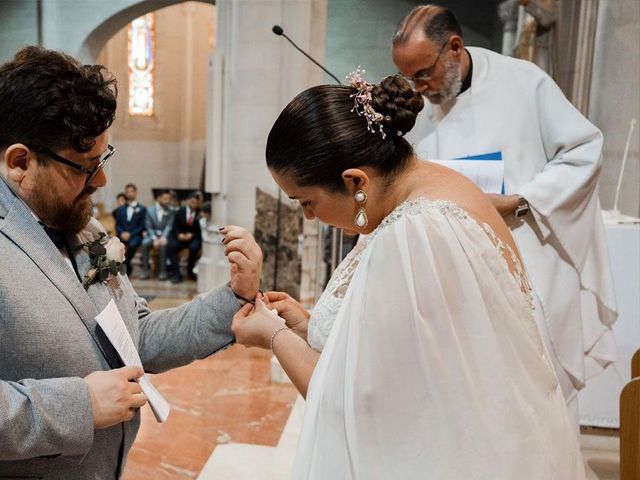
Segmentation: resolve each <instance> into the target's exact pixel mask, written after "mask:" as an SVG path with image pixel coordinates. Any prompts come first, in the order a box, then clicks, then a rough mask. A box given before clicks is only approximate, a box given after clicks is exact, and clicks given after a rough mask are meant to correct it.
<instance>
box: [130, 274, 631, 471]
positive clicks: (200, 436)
mask: <svg viewBox="0 0 640 480" xmlns="http://www.w3.org/2000/svg"><path fill="white" fill-rule="evenodd" d="M134 284H135V286H136V289H137V291H138V292H139V293H140V294H141V295H143V296H147V297H149V298H153V300H151V301H150V306H151V308H152V309H160V308H170V307H173V306H177V305H180V304H182V303H183V302H185V301H188V300H189V299H191V298H193V296H194V295H195V294H196V285H195V283H194V282H185V283H182V284H179V285H171V284H170V283H168V282H158V281H153V280H151V281H139V280H138V281H134ZM275 367H276V368H275V370H277V364H276V365H275ZM272 370H274V365H273V364H272V362H271V358H270V354H269V353H268V352H266V351H263V350H259V349H246V348H244V347H242V346H238V345H236V346H234V347H231V348H229V349H227V350H225V351H223V352H221V353H219V354H217V355H214V356H213V357H209V358H207V359H206V360H202V361H198V362H195V363H193V364H191V365H189V366H186V367H183V368H179V369H176V370H173V371H170V372H167V373H163V374H160V375H156V376H154V378H153V382H154V384H155V385H156V386H157V387H158V389H159V390H160V391H161V392H162V394H163V395H164V396H165V397H166V398H167V400H168V401H169V403H170V404H171V408H172V411H171V414H170V416H169V419H168V420H167V422H166V423H164V424H159V423H157V422H156V421H155V419H154V417H153V414H152V413H151V411H150V410H149V409H148V407H145V408H144V410H143V414H142V426H141V429H140V432H139V434H138V437H137V439H136V442H135V443H134V446H133V449H132V450H131V452H130V454H129V460H128V463H127V466H126V469H125V474H124V477H123V479H124V480H149V479H154V480H155V479H158V480H162V479H171V480H183V479H196V480H284V479H286V478H288V474H287V473H288V472H289V471H290V467H291V462H292V460H293V456H294V454H295V446H296V443H297V438H298V436H299V432H300V426H301V423H302V415H303V409H304V402H303V401H302V399H301V398H300V397H299V396H298V395H297V393H296V391H295V389H294V388H293V387H292V386H291V385H290V384H287V383H279V382H273V381H272V380H271V378H272V377H273V378H277V377H278V376H279V374H278V372H277V371H275V374H274V372H272ZM580 444H581V448H582V452H583V458H584V462H585V469H586V471H587V478H588V480H618V479H619V440H618V436H617V431H615V430H597V429H595V430H594V429H583V430H582V433H581V436H580Z"/></svg>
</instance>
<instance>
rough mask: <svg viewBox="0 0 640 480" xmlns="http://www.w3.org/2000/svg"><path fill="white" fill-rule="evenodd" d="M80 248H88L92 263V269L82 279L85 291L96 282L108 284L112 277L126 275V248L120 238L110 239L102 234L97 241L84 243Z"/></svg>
mask: <svg viewBox="0 0 640 480" xmlns="http://www.w3.org/2000/svg"><path fill="white" fill-rule="evenodd" d="M80 248H86V249H87V250H88V251H89V260H90V261H91V268H90V269H89V271H88V272H87V273H86V275H85V276H84V278H83V279H82V286H83V287H84V289H85V290H87V289H88V288H89V286H90V285H91V284H92V283H94V282H98V281H99V282H108V281H109V279H110V278H111V276H116V275H117V274H118V273H120V274H122V275H124V274H125V273H126V271H127V266H126V265H125V264H124V254H125V247H124V245H123V244H122V242H120V239H119V238H118V237H109V236H108V235H107V234H106V233H104V232H100V236H99V237H98V238H97V239H96V240H94V241H93V242H88V243H83V244H82V245H80Z"/></svg>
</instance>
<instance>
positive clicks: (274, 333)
mask: <svg viewBox="0 0 640 480" xmlns="http://www.w3.org/2000/svg"><path fill="white" fill-rule="evenodd" d="M283 330H289V327H287V326H286V325H283V326H282V327H280V328H278V329H277V330H276V331H275V332H273V334H272V335H271V342H269V349H270V350H271V353H273V341H274V340H275V339H276V335H278V334H279V333H280V332H282V331H283Z"/></svg>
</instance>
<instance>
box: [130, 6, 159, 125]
mask: <svg viewBox="0 0 640 480" xmlns="http://www.w3.org/2000/svg"><path fill="white" fill-rule="evenodd" d="M154 36H155V29H154V15H153V13H148V14H146V15H144V16H142V17H138V18H136V19H135V20H134V21H133V22H131V23H130V24H129V56H128V58H129V114H130V115H145V116H150V115H153V86H154V71H153V70H154V63H155V43H154V40H155V39H154Z"/></svg>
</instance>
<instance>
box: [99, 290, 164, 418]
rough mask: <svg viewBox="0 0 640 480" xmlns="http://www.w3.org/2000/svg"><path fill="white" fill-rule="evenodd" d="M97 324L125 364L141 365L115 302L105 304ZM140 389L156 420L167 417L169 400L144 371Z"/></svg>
mask: <svg viewBox="0 0 640 480" xmlns="http://www.w3.org/2000/svg"><path fill="white" fill-rule="evenodd" d="M96 321H97V322H98V325H100V327H101V328H102V330H103V331H104V333H105V334H106V335H107V338H108V339H109V341H110V342H111V344H112V345H113V346H114V348H115V349H116V351H117V352H118V355H120V358H121V359H122V361H123V362H124V364H125V365H127V366H129V365H138V366H141V367H142V360H140V355H138V351H137V350H136V347H135V345H134V343H133V339H132V338H131V335H129V331H128V330H127V327H126V326H125V324H124V320H123V319H122V316H121V315H120V311H119V310H118V307H117V305H116V302H114V301H113V299H111V301H110V302H109V303H108V304H107V306H106V307H105V308H104V310H102V312H100V313H99V314H98V316H97V317H96ZM138 383H139V384H140V387H141V388H142V391H143V392H144V394H145V395H146V396H147V400H148V401H149V406H150V407H151V410H152V411H153V414H154V415H155V417H156V420H157V421H158V422H160V423H163V422H165V421H166V420H167V418H168V417H169V411H170V410H171V407H170V406H169V402H167V400H166V399H165V398H164V397H163V396H162V394H161V393H160V392H159V391H158V390H157V389H156V387H154V386H153V384H152V383H151V379H150V377H149V375H147V374H146V373H145V374H144V375H143V376H142V378H140V380H139V381H138Z"/></svg>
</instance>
